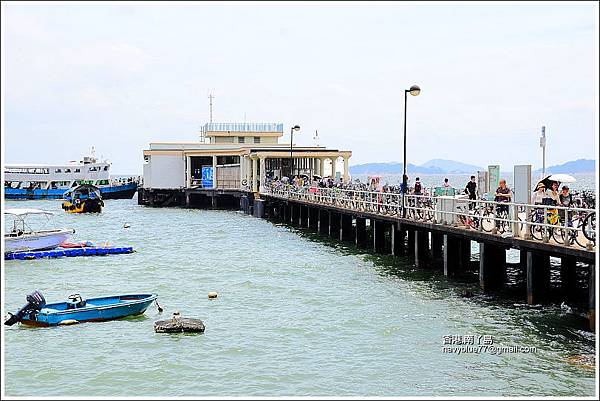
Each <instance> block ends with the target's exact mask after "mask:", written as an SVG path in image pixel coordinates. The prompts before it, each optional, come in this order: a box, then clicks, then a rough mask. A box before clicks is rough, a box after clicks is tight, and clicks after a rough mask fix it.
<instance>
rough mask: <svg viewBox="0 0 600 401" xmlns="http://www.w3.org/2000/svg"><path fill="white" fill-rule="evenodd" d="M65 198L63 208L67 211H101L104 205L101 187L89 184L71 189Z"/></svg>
mask: <svg viewBox="0 0 600 401" xmlns="http://www.w3.org/2000/svg"><path fill="white" fill-rule="evenodd" d="M63 199H64V202H63V203H62V208H63V210H64V211H66V212H67V213H100V212H101V211H102V207H104V201H103V200H102V196H101V195H100V189H98V187H95V186H93V185H89V184H83V185H79V186H77V187H74V188H71V189H69V190H68V191H67V192H65V193H64V195H63Z"/></svg>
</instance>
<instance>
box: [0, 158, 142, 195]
mask: <svg viewBox="0 0 600 401" xmlns="http://www.w3.org/2000/svg"><path fill="white" fill-rule="evenodd" d="M110 167H111V163H110V162H109V161H108V160H103V161H101V160H99V159H97V158H96V156H95V155H94V151H93V149H92V153H91V155H90V156H84V157H83V158H82V160H79V161H75V160H73V161H70V162H69V163H64V164H6V165H5V166H4V198H5V199H62V197H63V194H64V193H65V191H67V190H69V189H70V188H73V187H75V186H77V185H83V184H89V185H95V186H96V187H98V188H99V189H100V194H101V195H102V198H103V199H131V198H133V196H134V195H135V193H136V191H137V187H138V181H139V177H121V178H114V177H113V178H112V179H111V177H110Z"/></svg>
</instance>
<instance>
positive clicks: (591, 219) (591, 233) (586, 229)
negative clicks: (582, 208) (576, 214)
mask: <svg viewBox="0 0 600 401" xmlns="http://www.w3.org/2000/svg"><path fill="white" fill-rule="evenodd" d="M583 235H584V236H585V238H587V239H588V240H589V241H592V242H594V243H595V242H596V212H592V213H590V214H588V215H587V216H586V218H585V220H584V221H583Z"/></svg>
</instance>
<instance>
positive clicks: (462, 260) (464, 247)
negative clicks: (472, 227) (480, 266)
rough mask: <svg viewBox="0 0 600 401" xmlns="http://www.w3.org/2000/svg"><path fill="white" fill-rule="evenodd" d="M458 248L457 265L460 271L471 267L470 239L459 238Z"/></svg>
mask: <svg viewBox="0 0 600 401" xmlns="http://www.w3.org/2000/svg"><path fill="white" fill-rule="evenodd" d="M459 243H460V250H459V255H458V265H459V269H460V270H461V271H467V270H470V269H471V240H469V239H460V240H459Z"/></svg>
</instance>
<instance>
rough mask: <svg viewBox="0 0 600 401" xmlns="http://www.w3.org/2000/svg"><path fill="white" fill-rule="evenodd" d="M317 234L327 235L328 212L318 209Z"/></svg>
mask: <svg viewBox="0 0 600 401" xmlns="http://www.w3.org/2000/svg"><path fill="white" fill-rule="evenodd" d="M318 231H319V234H328V233H329V211H328V210H323V209H319V229H318Z"/></svg>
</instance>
